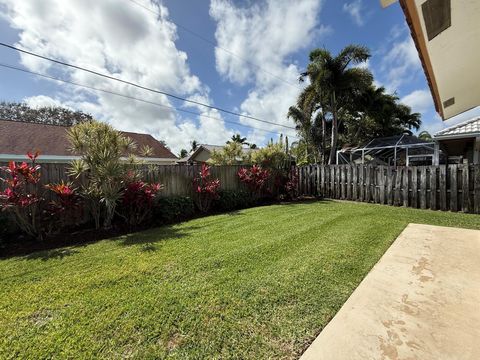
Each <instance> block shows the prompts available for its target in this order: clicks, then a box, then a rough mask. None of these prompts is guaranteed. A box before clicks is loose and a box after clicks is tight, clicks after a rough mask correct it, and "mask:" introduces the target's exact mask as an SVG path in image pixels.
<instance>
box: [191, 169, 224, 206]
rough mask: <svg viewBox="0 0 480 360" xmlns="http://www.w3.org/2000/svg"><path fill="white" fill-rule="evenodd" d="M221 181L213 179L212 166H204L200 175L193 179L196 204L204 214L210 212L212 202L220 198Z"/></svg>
mask: <svg viewBox="0 0 480 360" xmlns="http://www.w3.org/2000/svg"><path fill="white" fill-rule="evenodd" d="M219 188H220V180H218V179H212V178H211V174H210V166H208V165H206V164H202V168H201V170H200V172H199V173H198V175H197V176H196V177H195V178H194V179H193V190H194V192H195V204H196V205H197V207H198V209H199V210H200V211H201V212H202V213H207V212H208V210H210V207H211V205H212V201H213V200H215V199H217V198H218V190H219Z"/></svg>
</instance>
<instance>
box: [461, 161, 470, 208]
mask: <svg viewBox="0 0 480 360" xmlns="http://www.w3.org/2000/svg"><path fill="white" fill-rule="evenodd" d="M468 175H469V166H468V165H466V164H465V165H463V166H462V211H463V212H466V213H467V212H469V211H470V209H471V205H470V179H469V176H468Z"/></svg>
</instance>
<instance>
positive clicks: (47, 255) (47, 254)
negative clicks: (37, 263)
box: [24, 249, 79, 261]
mask: <svg viewBox="0 0 480 360" xmlns="http://www.w3.org/2000/svg"><path fill="white" fill-rule="evenodd" d="M78 252H79V251H77V250H73V249H54V250H46V251H39V252H36V253H33V254H30V255H27V256H25V257H24V259H27V260H42V261H47V260H50V259H63V258H64V257H66V256H70V255H74V254H77V253H78Z"/></svg>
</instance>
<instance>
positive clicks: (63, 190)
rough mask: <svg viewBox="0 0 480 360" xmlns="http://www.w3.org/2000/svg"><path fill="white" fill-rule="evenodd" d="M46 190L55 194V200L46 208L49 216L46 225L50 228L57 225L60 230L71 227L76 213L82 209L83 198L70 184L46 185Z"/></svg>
mask: <svg viewBox="0 0 480 360" xmlns="http://www.w3.org/2000/svg"><path fill="white" fill-rule="evenodd" d="M45 188H47V189H48V190H50V191H51V192H53V193H54V194H55V198H54V199H53V200H52V201H50V202H49V204H48V205H47V206H46V209H45V212H46V214H47V215H48V216H49V219H48V221H46V223H48V224H49V227H52V226H53V225H57V226H58V227H60V228H63V227H65V226H66V225H70V224H71V221H72V219H73V218H74V216H75V212H76V211H77V210H78V209H79V208H80V205H81V200H82V199H81V197H80V195H79V194H78V191H77V189H76V188H74V187H73V185H72V183H70V182H67V183H65V182H63V181H62V182H60V183H57V184H48V185H45Z"/></svg>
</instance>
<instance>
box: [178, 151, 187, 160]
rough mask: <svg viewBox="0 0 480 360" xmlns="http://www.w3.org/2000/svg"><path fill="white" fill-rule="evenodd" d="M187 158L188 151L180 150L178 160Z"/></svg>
mask: <svg viewBox="0 0 480 360" xmlns="http://www.w3.org/2000/svg"><path fill="white" fill-rule="evenodd" d="M187 156H188V151H187V149H182V150H180V153H179V154H178V157H179V158H180V159H183V158H184V157H187Z"/></svg>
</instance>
